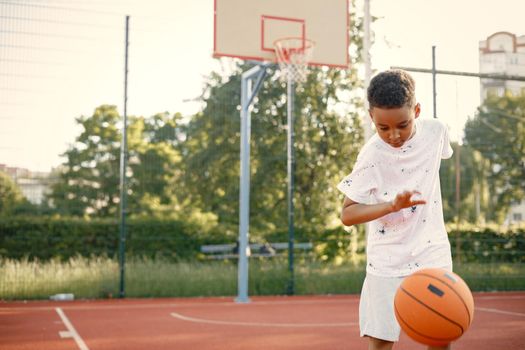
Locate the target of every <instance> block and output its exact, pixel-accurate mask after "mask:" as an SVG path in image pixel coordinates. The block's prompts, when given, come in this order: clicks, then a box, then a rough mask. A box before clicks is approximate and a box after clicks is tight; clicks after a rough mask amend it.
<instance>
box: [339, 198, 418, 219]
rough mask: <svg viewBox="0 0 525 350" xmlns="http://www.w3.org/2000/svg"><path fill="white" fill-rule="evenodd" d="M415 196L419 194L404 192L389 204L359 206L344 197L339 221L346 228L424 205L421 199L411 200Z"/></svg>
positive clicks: (359, 204)
mask: <svg viewBox="0 0 525 350" xmlns="http://www.w3.org/2000/svg"><path fill="white" fill-rule="evenodd" d="M415 194H420V193H419V192H417V191H405V192H403V193H399V194H398V195H397V196H396V198H394V200H393V201H391V202H384V203H378V204H361V203H357V202H354V201H353V200H351V199H350V198H348V197H346V196H345V200H344V202H343V210H342V211H341V221H342V222H343V224H344V225H346V226H351V225H357V224H362V223H364V222H368V221H372V220H375V219H378V218H380V217H382V216H385V215H388V214H390V213H394V212H396V211H399V210H401V209H403V208H410V207H413V206H415V205H419V204H425V203H426V201H424V200H422V199H418V200H413V199H412V196H413V195H415Z"/></svg>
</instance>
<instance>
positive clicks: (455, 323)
mask: <svg viewBox="0 0 525 350" xmlns="http://www.w3.org/2000/svg"><path fill="white" fill-rule="evenodd" d="M401 290H402V291H403V292H404V293H406V295H408V296H409V297H411V298H412V299H414V301H416V302H417V303H419V304H420V305H423V306H424V307H426V308H427V309H429V310H430V311H432V312H433V313H435V314H436V315H439V316H440V317H441V318H443V319H445V320H447V321H448V322H450V323H452V324H454V325H456V326H458V327H459V329H461V334H463V327H462V326H461V325H460V324H459V323H457V322H456V321H454V320H452V319H450V318H448V317H447V316H445V315H443V314H442V313H440V312H439V311H437V310H435V309H433V308H431V307H430V306H428V305H427V304H425V303H423V302H422V301H421V300H419V299H418V298H416V297H415V296H413V295H412V294H410V292H408V291H407V290H406V289H404V288H403V287H401Z"/></svg>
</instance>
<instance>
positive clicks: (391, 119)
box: [369, 103, 421, 148]
mask: <svg viewBox="0 0 525 350" xmlns="http://www.w3.org/2000/svg"><path fill="white" fill-rule="evenodd" d="M420 110H421V107H420V105H419V103H417V104H416V105H415V106H414V107H406V106H405V107H401V108H390V109H383V108H378V107H373V108H371V109H370V110H369V113H370V117H371V118H372V122H373V123H374V125H375V126H376V130H377V134H378V135H379V137H380V138H381V140H383V141H385V142H386V143H388V144H389V145H390V146H392V147H394V148H399V147H401V146H403V144H404V143H405V142H406V141H407V140H409V139H410V138H411V137H412V136H413V134H414V127H415V124H414V122H415V119H416V118H417V117H419V112H420Z"/></svg>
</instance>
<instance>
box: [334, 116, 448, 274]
mask: <svg viewBox="0 0 525 350" xmlns="http://www.w3.org/2000/svg"><path fill="white" fill-rule="evenodd" d="M415 123H416V124H415V127H416V133H415V134H414V136H413V137H412V138H411V139H410V140H408V141H406V142H405V144H404V145H403V146H402V147H400V148H394V147H392V146H390V145H389V144H387V143H386V142H384V141H383V140H381V138H380V137H379V136H378V135H377V134H375V135H374V136H372V137H371V138H370V140H369V141H368V142H367V143H366V144H365V145H364V146H363V149H362V150H361V152H360V153H359V155H358V156H357V161H356V164H355V166H354V168H353V170H352V173H351V174H350V175H348V176H346V177H345V178H344V179H343V180H342V181H341V182H340V183H339V184H338V186H337V188H338V189H339V190H340V191H341V192H343V193H344V194H345V195H346V196H347V197H348V198H350V199H351V200H353V201H354V202H358V203H363V204H377V203H383V202H388V201H392V200H393V199H394V198H395V196H396V195H397V194H398V193H401V192H403V191H406V190H409V191H411V190H415V191H419V192H420V193H421V198H423V199H424V200H426V204H424V205H418V206H414V207H412V208H406V209H401V210H400V211H398V212H395V213H391V214H388V215H385V216H383V217H381V218H378V219H376V220H373V221H371V222H369V223H368V225H369V230H368V232H369V233H368V237H367V247H366V252H367V269H366V270H367V273H370V274H373V275H378V276H406V275H409V274H410V273H412V272H415V271H416V270H419V269H421V268H426V267H447V266H452V258H451V252H450V243H449V241H448V236H447V232H446V229H445V223H444V219H443V207H442V202H441V187H440V183H439V167H440V164H441V159H447V158H450V157H451V156H452V148H451V147H450V141H449V137H448V130H447V127H446V126H445V125H444V124H443V123H441V122H440V121H438V120H436V119H421V118H418V119H416V121H415Z"/></svg>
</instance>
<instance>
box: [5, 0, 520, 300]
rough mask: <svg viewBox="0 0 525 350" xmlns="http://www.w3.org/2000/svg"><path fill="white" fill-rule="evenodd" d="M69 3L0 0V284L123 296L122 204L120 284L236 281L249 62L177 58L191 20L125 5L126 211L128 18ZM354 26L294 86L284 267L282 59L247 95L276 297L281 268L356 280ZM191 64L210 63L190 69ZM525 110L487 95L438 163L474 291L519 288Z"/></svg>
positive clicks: (168, 286) (309, 285)
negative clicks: (341, 59) (338, 51)
mask: <svg viewBox="0 0 525 350" xmlns="http://www.w3.org/2000/svg"><path fill="white" fill-rule="evenodd" d="M78 5H79V4H75V3H67V4H66V3H60V2H59V3H53V5H46V4H43V3H40V2H32V1H19V2H10V1H2V2H0V17H1V19H2V20H1V21H0V32H1V33H0V34H1V36H0V40H1V41H0V50H1V51H0V62H1V66H0V81H1V82H2V83H1V86H0V89H1V90H0V91H1V92H2V93H1V94H0V125H1V128H0V163H1V164H0V191H1V196H0V256H1V259H2V260H1V262H0V269H1V270H2V273H1V274H0V275H1V276H2V277H1V278H2V280H1V286H2V287H1V290H0V298H41V297H47V296H48V295H51V294H53V293H56V292H61V291H71V292H74V293H75V294H76V295H78V296H84V297H108V296H116V295H118V293H119V284H118V280H119V278H120V275H121V270H119V259H118V257H119V247H122V243H123V240H122V232H121V230H120V228H119V225H120V224H122V216H121V214H122V210H123V214H124V216H125V218H126V222H125V232H126V240H125V252H126V257H127V260H126V270H125V271H126V281H127V283H126V295H130V296H190V295H233V294H235V293H236V274H237V271H236V254H237V252H238V251H237V237H238V224H239V209H238V208H239V140H240V118H239V113H240V110H239V109H240V107H239V105H240V79H241V74H242V72H243V71H246V70H247V69H248V68H250V67H252V66H253V65H254V63H251V62H241V61H236V60H233V59H221V60H216V61H213V63H211V64H210V63H209V62H208V63H207V61H206V60H204V59H202V61H201V58H200V57H201V56H204V57H209V55H210V52H202V53H200V54H198V53H197V54H192V55H189V54H188V53H189V52H192V53H193V51H191V47H192V45H193V42H194V41H195V40H198V39H197V38H196V37H193V38H192V33H193V32H194V31H193V29H192V27H191V24H188V22H185V23H172V22H170V21H169V20H167V19H166V18H163V17H162V15H159V14H157V15H155V16H150V17H148V16H147V15H142V16H141V15H137V16H131V18H130V26H129V32H128V35H129V57H128V62H129V72H128V73H129V75H128V78H129V79H128V83H129V84H128V88H129V91H128V100H127V105H126V106H127V118H128V120H127V150H126V156H127V157H126V158H127V167H126V172H125V176H126V180H127V181H126V191H125V198H126V205H125V206H124V207H122V206H121V203H122V202H121V200H122V198H123V197H122V196H121V192H120V187H119V186H120V180H121V173H120V159H121V156H120V151H121V144H122V129H123V113H124V79H125V70H124V62H125V37H126V35H125V34H126V31H125V15H124V13H123V12H121V11H118V10H114V11H98V10H92V9H90V8H89V7H87V6H78ZM80 5H82V4H80ZM190 18H191V16H190ZM189 22H191V21H189ZM351 23H353V24H355V25H354V26H353V27H352V28H351V30H352V35H351V37H352V38H356V40H354V42H353V43H352V47H351V48H350V50H351V52H352V53H353V55H352V59H353V62H352V68H351V69H348V70H339V69H327V68H322V67H317V68H312V69H311V70H310V74H309V76H308V79H307V81H306V82H305V83H304V84H302V85H300V86H298V87H297V89H296V92H295V93H296V98H295V99H294V103H295V111H296V113H297V115H296V120H295V125H294V129H295V132H296V139H295V144H294V149H295V172H294V177H295V191H294V204H295V206H294V211H295V223H294V224H295V226H296V227H295V243H296V244H295V249H296V254H295V257H294V259H295V271H294V274H293V276H291V275H290V271H289V269H288V266H289V261H288V254H287V248H288V245H287V242H288V239H289V237H288V221H287V220H288V209H287V198H286V194H287V181H286V162H287V154H286V128H287V126H286V86H285V85H283V83H282V82H280V81H279V80H278V79H277V78H276V76H275V74H274V73H275V69H277V68H276V67H270V68H269V70H268V73H269V74H268V77H267V78H266V79H265V81H264V82H263V84H262V86H261V89H260V91H259V93H258V95H257V97H256V98H255V100H254V105H253V109H252V134H251V140H252V143H251V145H252V146H251V147H252V154H251V197H250V243H251V244H252V246H251V248H252V249H251V253H252V257H251V259H250V261H251V263H250V293H253V294H283V293H286V292H287V286H288V285H289V280H290V278H294V279H295V280H296V289H295V292H296V293H303V294H308V293H352V292H358V291H359V288H360V286H361V281H362V278H363V276H364V264H363V262H364V250H365V243H364V241H365V233H364V230H363V228H362V227H357V228H356V227H353V228H343V227H342V226H341V224H340V222H339V212H340V206H341V203H342V198H341V195H340V194H339V193H338V192H337V191H336V189H335V185H336V184H337V183H338V181H339V180H340V179H341V178H342V177H343V176H344V175H346V173H348V172H349V171H350V169H351V165H352V164H353V161H354V160H355V157H356V155H357V152H358V151H359V149H360V146H361V145H362V143H363V132H362V122H361V116H362V115H363V101H362V96H363V91H362V82H361V81H360V79H358V76H359V75H358V68H359V66H360V65H361V59H360V57H359V55H358V52H359V49H360V40H359V38H360V37H361V31H360V19H359V18H353V19H352V21H351ZM211 30H212V29H211V28H210V33H211ZM185 31H186V32H187V37H188V40H187V41H185V42H176V43H174V42H172V40H171V39H170V38H171V36H172V35H173V33H174V32H177V33H180V32H185ZM200 31H202V28H201V29H200ZM196 32H197V31H195V33H196ZM210 40H211V39H210ZM174 48H175V50H174ZM173 55H179V56H185V55H187V56H189V57H184V59H185V61H183V63H178V64H176V63H174V60H173ZM192 64H193V65H198V66H199V67H202V71H201V72H202V75H203V76H198V77H193V78H192V79H189V80H188V78H187V76H186V75H185V74H186V73H185V72H184V70H185V68H187V67H189V66H191V65H192ZM439 103H440V104H444V103H451V102H450V101H439ZM181 106H182V107H181ZM438 107H439V104H438ZM179 108H180V109H179ZM524 111H525V96H523V95H501V96H499V95H494V96H491V97H489V98H488V99H487V100H486V101H485V102H484V104H483V105H482V106H480V109H479V111H472V115H468V116H463V117H462V118H463V120H466V123H463V124H462V125H461V130H462V132H461V135H462V136H461V137H459V138H456V139H455V140H453V148H454V150H455V153H454V157H453V158H452V159H450V160H445V161H443V162H442V167H441V186H442V194H443V204H444V215H445V220H446V222H447V225H448V228H449V231H450V240H451V243H452V246H453V247H452V250H453V254H454V257H455V261H456V267H457V271H458V272H459V274H460V275H462V276H464V277H465V279H466V280H467V281H468V282H469V283H470V284H471V286H473V289H478V290H493V289H523V288H525V286H524V285H523V282H520V281H523V280H524V279H523V277H524V276H525V271H523V267H522V266H521V265H522V263H523V262H524V259H525V247H524V245H525V236H524V227H525V224H524V220H525V217H524V216H525V209H524V207H523V202H522V200H523V189H524V188H525V186H524V184H523V181H524V180H523V179H525V174H524V158H523V157H524V156H523V155H524V144H525V142H524V141H525V128H524V125H525V122H524V119H525V112H524ZM423 117H424V118H427V117H428V118H430V117H431V116H430V115H425V116H423ZM516 277H519V278H516Z"/></svg>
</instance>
